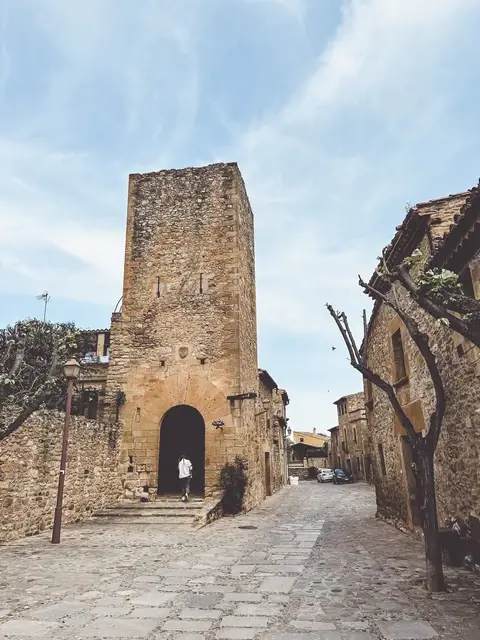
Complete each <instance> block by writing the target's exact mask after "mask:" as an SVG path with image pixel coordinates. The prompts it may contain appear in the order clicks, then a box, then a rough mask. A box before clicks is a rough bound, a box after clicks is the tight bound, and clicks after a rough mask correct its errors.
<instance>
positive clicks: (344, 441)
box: [330, 391, 371, 480]
mask: <svg viewBox="0 0 480 640" xmlns="http://www.w3.org/2000/svg"><path fill="white" fill-rule="evenodd" d="M334 404H335V405H336V407H337V414H338V426H337V427H334V428H333V429H330V433H331V435H332V442H333V441H334V444H333V445H332V452H331V453H332V457H331V462H332V465H335V468H339V469H344V470H345V471H347V472H348V473H351V474H352V475H353V477H354V479H355V480H369V479H370V477H371V456H370V445H369V436H368V430H367V420H366V416H365V401H364V395H363V391H361V392H359V393H353V394H351V395H348V396H343V397H342V398H339V399H338V400H336V401H335V402H334Z"/></svg>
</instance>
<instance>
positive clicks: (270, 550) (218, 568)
mask: <svg viewBox="0 0 480 640" xmlns="http://www.w3.org/2000/svg"><path fill="white" fill-rule="evenodd" d="M374 513H375V498H374V496H373V494H372V491H371V490H370V487H368V486H366V485H365V484H363V483H357V484H354V485H349V486H333V485H331V484H325V485H320V484H318V483H317V482H313V483H312V482H303V483H300V485H298V486H290V487H288V488H284V489H282V491H280V492H279V493H277V494H276V495H275V496H273V497H271V498H268V499H267V500H266V501H265V502H264V503H263V504H262V506H261V508H258V509H253V510H251V511H250V512H249V513H247V514H242V515H240V516H239V517H236V518H223V519H221V520H217V521H216V522H214V523H213V524H212V525H211V526H209V527H204V528H202V529H200V530H198V531H194V530H189V531H187V530H185V529H182V530H180V531H178V530H177V529H175V528H163V527H161V528H157V527H155V526H153V525H151V524H150V525H149V524H136V525H132V524H130V525H129V524H124V523H118V524H111V523H109V524H105V523H101V522H95V521H87V522H84V523H82V524H78V525H73V526H69V527H65V530H64V532H63V544H61V545H59V546H52V545H51V544H50V541H49V539H48V537H47V536H44V535H42V536H37V537H36V538H34V539H29V540H26V541H22V542H19V543H16V544H11V545H7V546H5V547H0V561H1V564H2V574H3V580H2V581H0V600H1V603H2V604H1V605H0V637H1V638H11V639H12V640H13V639H14V640H27V639H30V638H43V640H72V639H77V638H78V639H82V640H84V639H87V638H97V639H100V638H104V639H106V638H118V639H120V638H123V639H132V640H133V639H136V640H140V639H141V640H180V638H183V639H184V640H427V639H429V638H435V639H436V640H478V630H479V628H480V607H479V598H478V593H479V591H478V590H479V588H480V576H478V575H475V574H473V573H469V572H466V571H464V570H463V569H452V568H446V578H447V580H448V584H449V591H447V592H444V593H439V594H433V596H432V594H429V593H427V592H426V590H425V588H424V587H423V584H422V580H423V578H424V575H425V558H424V550H423V548H422V544H421V542H419V541H417V540H412V539H411V538H409V537H407V536H404V535H402V534H401V533H400V532H399V531H398V530H396V529H395V528H393V527H389V526H388V525H386V524H385V523H384V522H381V521H379V520H378V519H376V518H375V517H374Z"/></svg>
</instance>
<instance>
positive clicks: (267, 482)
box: [265, 451, 272, 496]
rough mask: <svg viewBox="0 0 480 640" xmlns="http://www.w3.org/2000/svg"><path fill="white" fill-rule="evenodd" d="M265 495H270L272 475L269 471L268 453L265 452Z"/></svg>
mask: <svg viewBox="0 0 480 640" xmlns="http://www.w3.org/2000/svg"><path fill="white" fill-rule="evenodd" d="M265 493H266V494H267V496H271V495H272V474H271V470H270V452H269V451H265Z"/></svg>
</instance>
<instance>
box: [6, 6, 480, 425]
mask: <svg viewBox="0 0 480 640" xmlns="http://www.w3.org/2000/svg"><path fill="white" fill-rule="evenodd" d="M219 1H220V2H223V0H219ZM246 1H248V2H249V3H250V4H252V3H256V4H258V3H261V4H262V6H263V9H268V10H269V11H270V10H271V11H275V12H283V13H285V14H286V15H288V16H290V17H291V18H292V20H294V21H296V22H297V23H298V24H300V25H301V27H302V29H304V30H306V29H307V27H308V31H309V33H310V34H312V33H313V32H314V31H315V24H313V23H312V22H309V21H310V20H314V19H321V17H319V16H321V9H320V8H319V7H320V5H319V4H318V3H316V2H309V1H308V0H246ZM0 2H1V0H0ZM4 2H5V0H4ZM23 4H24V7H25V8H26V9H25V15H28V16H29V19H31V20H32V21H33V22H32V28H34V29H35V30H36V32H37V33H36V35H37V36H39V34H43V37H44V38H45V43H46V46H47V45H48V47H49V48H51V49H53V52H50V53H51V55H52V60H53V62H52V70H51V73H50V75H49V76H48V78H47V80H48V82H47V89H48V90H47V91H46V92H45V95H44V96H43V97H42V99H40V100H39V101H38V104H35V105H34V108H32V109H31V110H30V112H29V113H28V114H27V115H28V117H24V116H22V117H20V116H19V118H18V120H15V121H12V122H11V123H9V125H11V126H9V131H8V135H6V134H5V133H4V135H3V138H1V137H0V163H1V165H2V173H1V174H0V254H1V263H0V271H1V277H0V289H1V290H3V291H7V290H8V291H28V292H30V293H38V292H40V291H42V290H43V289H45V288H48V289H49V291H50V290H51V291H52V292H54V295H56V296H57V297H59V296H64V297H67V298H68V297H70V296H73V297H75V298H76V299H79V300H85V301H94V302H98V301H105V300H108V301H109V302H110V303H114V302H116V298H117V297H118V296H117V294H118V295H119V294H120V286H121V275H122V253H123V234H124V218H125V209H126V193H125V192H126V174H127V173H128V172H129V171H144V170H152V169H159V168H163V167H168V166H171V165H172V164H175V163H176V160H175V161H174V160H173V158H175V159H176V158H178V157H185V156H188V153H190V152H191V155H192V157H194V158H197V157H199V156H200V155H201V156H202V157H204V158H205V159H206V161H210V159H211V160H212V161H213V160H218V159H222V160H223V159H226V160H237V161H238V162H239V165H240V168H241V170H242V172H243V174H244V177H245V181H246V186H247V190H248V192H249V195H250V199H251V202H252V206H253V209H254V212H255V215H256V231H257V233H256V244H257V280H258V312H259V320H260V335H269V337H270V336H280V338H279V339H278V340H279V341H278V349H277V350H276V353H275V354H274V355H276V356H277V362H276V363H275V370H272V375H274V377H275V378H276V379H278V381H279V383H280V384H282V385H286V386H287V387H288V389H289V391H290V392H291V395H292V398H293V402H292V406H291V410H292V412H296V413H294V414H293V415H294V417H295V418H296V419H298V422H299V423H298V424H296V426H297V428H298V427H300V428H301V427H308V426H313V425H312V420H310V419H309V418H308V413H309V411H311V408H310V407H311V406H312V398H315V396H317V402H316V403H315V402H314V403H313V404H314V405H316V406H320V405H323V404H324V403H326V402H327V397H326V396H325V395H321V394H324V393H325V391H324V390H323V391H321V390H320V385H321V384H323V382H322V376H323V377H324V378H325V376H327V377H328V376H329V375H331V377H332V381H331V382H332V384H331V387H332V388H331V389H330V391H331V395H332V396H340V395H341V394H343V393H345V391H347V392H353V391H355V388H354V387H355V385H357V387H359V386H360V382H359V381H358V379H357V378H356V377H355V378H353V377H350V373H345V376H346V378H345V379H342V377H343V375H344V374H343V373H340V371H343V369H342V365H343V363H344V362H345V354H344V353H343V351H342V349H343V347H342V345H341V344H339V342H340V340H339V338H338V336H336V329H335V326H334V325H333V322H332V321H331V320H330V317H329V316H328V313H327V312H326V311H325V308H324V303H325V302H326V301H327V300H328V301H329V302H331V303H332V304H334V305H335V306H338V307H344V308H345V309H346V310H347V311H348V312H349V313H350V314H351V316H352V322H353V323H354V325H355V326H356V327H359V314H360V312H361V309H362V307H363V306H367V305H368V300H367V299H366V298H365V297H364V296H363V295H362V293H361V291H360V289H359V288H358V286H357V284H356V283H357V273H358V272H360V273H361V274H362V275H364V276H366V277H368V276H369V274H370V272H371V270H372V268H373V265H374V262H375V256H376V255H378V252H379V250H380V249H381V247H382V245H383V244H384V243H385V242H387V241H388V240H389V239H390V237H391V235H392V233H393V231H394V226H395V225H396V224H398V222H399V221H400V219H401V218H402V216H403V203H405V201H406V200H411V199H412V193H414V194H415V193H418V192H420V191H421V195H420V199H427V198H429V197H434V196H436V195H442V194H443V192H444V191H445V192H448V191H451V190H452V189H454V188H455V187H454V186H452V185H451V184H441V185H439V189H440V193H431V192H426V190H425V187H424V185H425V184H426V183H428V184H429V185H430V184H434V183H435V184H438V182H435V179H434V178H435V176H436V174H441V175H445V174H446V172H445V171H443V174H442V169H444V167H445V166H448V165H449V164H453V163H454V161H456V159H457V158H458V157H460V156H461V155H462V152H463V150H464V148H465V146H466V145H467V144H468V145H472V146H473V147H475V145H474V144H473V143H472V134H471V132H470V131H461V119H459V118H457V117H456V115H455V109H454V106H455V104H456V103H457V102H459V101H460V102H462V94H461V90H460V91H459V87H461V84H460V85H459V84H458V83H459V82H460V80H459V78H460V77H461V76H462V74H468V73H469V71H468V65H467V64H466V63H465V61H468V62H469V63H474V61H475V59H477V58H478V53H479V52H478V50H477V49H478V47H477V49H475V47H476V45H474V44H472V43H473V42H476V39H475V31H474V27H473V26H472V25H475V24H476V22H478V17H480V16H479V15H478V13H479V11H478V10H479V5H478V0H462V2H461V3H459V2H457V1H456V0H422V2H421V3H419V2H418V0H350V1H346V0H345V1H344V2H343V4H342V7H343V8H342V14H341V16H342V20H341V24H340V25H339V27H338V29H337V31H336V32H335V33H333V34H332V37H331V39H330V41H329V42H328V44H327V46H325V47H324V49H323V52H322V54H321V56H320V57H319V58H318V60H312V67H313V70H312V72H311V73H310V75H309V77H307V79H306V80H305V76H304V75H303V72H304V69H302V70H299V78H302V80H299V83H298V85H297V86H296V87H294V89H293V90H292V92H291V95H290V97H289V99H288V100H286V101H285V103H284V104H283V105H282V106H281V107H280V108H279V109H278V110H277V112H276V113H275V112H274V113H272V111H271V109H266V108H263V105H258V113H261V114H265V113H267V114H268V115H267V116H265V117H263V116H262V118H260V119H255V120H252V121H251V123H250V125H249V126H248V127H247V128H246V129H245V128H242V127H240V125H239V124H238V123H237V122H235V121H234V118H233V116H232V114H231V113H229V112H228V110H227V111H225V108H224V105H223V104H222V103H221V102H218V101H217V99H218V96H215V95H208V96H206V95H204V93H203V82H202V81H203V74H208V69H207V68H205V67H204V66H203V64H204V61H203V60H202V59H201V58H199V57H198V51H199V50H200V49H199V48H198V43H199V42H200V43H202V42H203V43H204V42H205V41H208V42H209V43H210V44H211V47H212V49H214V47H215V38H216V37H220V35H221V34H218V33H212V32H211V31H210V30H209V29H210V27H211V25H210V23H209V19H210V18H211V16H212V13H213V11H214V10H215V7H217V6H219V5H218V3H217V2H216V1H214V0H211V2H210V3H207V2H206V0H201V1H200V0H189V1H188V3H186V2H180V1H178V2H171V1H170V0H160V1H159V0H143V1H142V3H137V4H138V5H139V6H138V7H137V6H135V9H134V10H133V11H132V5H131V2H130V1H129V0H101V1H97V0H85V1H84V2H81V3H79V2H73V3H72V2H65V0H44V1H43V2H42V3H38V2H36V1H35V0H23ZM0 6H1V5H0ZM3 6H6V2H5V4H4V5H3ZM187 6H188V10H186V7H187ZM325 6H327V5H325ZM12 7H14V5H13V3H12V4H11V5H10V8H12ZM206 7H208V9H209V11H210V13H209V12H208V11H207V9H206ZM212 8H213V10H212ZM0 15H2V14H1V13H0ZM1 24H2V23H1V18H0V25H1ZM5 24H6V23H5ZM295 28H296V27H295ZM297 30H298V29H297ZM0 32H1V28H0ZM0 46H3V49H1V50H0V95H2V94H1V86H2V80H3V83H4V85H5V87H6V88H7V89H8V82H9V80H10V74H11V71H12V68H14V64H13V63H14V62H15V59H14V57H13V58H12V52H11V51H9V49H8V47H7V46H6V45H5V44H3V42H2V45H0ZM288 46H289V43H288V41H286V42H285V50H286V51H288ZM467 52H468V53H469V54H470V55H468V56H467V55H466V53H467ZM475 54H476V55H475ZM460 62H461V64H460ZM300 71H301V73H300ZM477 72H478V69H476V68H475V70H474V72H473V73H472V74H471V77H476V75H477ZM215 81H216V82H217V83H219V84H221V82H222V79H221V78H220V77H219V78H217V79H216V80H215ZM95 82H96V83H98V84H97V85H96V84H95ZM102 83H105V84H106V86H108V88H109V91H108V95H109V98H111V99H114V100H115V106H116V107H118V106H119V105H120V107H121V109H118V108H117V109H116V113H117V117H118V113H119V111H122V110H123V116H122V117H121V118H120V117H119V119H118V121H117V122H115V123H114V124H113V125H112V127H113V128H114V130H115V134H116V136H117V137H118V141H116V142H115V144H112V146H111V149H110V153H109V154H108V155H107V156H106V157H104V156H103V155H102V150H101V145H99V149H96V148H95V142H96V141H95V137H98V138H102V136H104V135H107V133H108V131H107V132H106V131H105V130H104V129H108V125H109V124H110V122H109V116H110V109H111V104H110V103H109V102H108V100H107V99H106V97H105V95H106V93H107V92H102V90H101V89H102ZM452 83H457V84H456V85H455V86H456V88H455V90H453V89H452ZM88 90H89V91H90V94H89V93H88ZM248 97H249V98H250V99H251V101H253V102H254V100H255V96H248ZM468 100H469V98H468V96H467V95H466V96H465V97H464V98H463V101H464V102H467V101H468ZM216 101H217V102H216ZM205 103H210V105H212V104H213V105H214V106H215V108H216V112H217V113H218V114H219V115H220V120H221V122H220V123H218V122H216V123H215V124H216V127H217V129H220V126H219V124H220V125H221V126H222V128H221V131H222V135H225V133H226V134H227V135H229V136H230V137H231V139H230V140H225V139H224V140H223V142H222V143H218V142H217V141H216V140H214V139H212V141H211V142H210V145H211V147H212V148H213V150H212V152H211V156H216V157H210V151H211V149H207V150H204V151H203V153H202V150H198V149H195V151H193V149H194V147H195V140H193V139H192V132H193V131H194V130H195V129H194V127H195V123H196V120H197V117H198V114H199V110H200V109H201V107H202V105H204V104H205ZM250 107H251V103H250ZM86 114H88V115H86ZM209 124H210V125H212V123H209ZM4 131H5V130H4ZM85 133H86V134H87V135H89V136H90V137H91V138H93V140H92V139H91V140H89V141H88V140H87V141H86V140H85ZM215 147H216V149H215ZM220 148H221V149H222V151H221V152H220V151H218V150H219V149H220ZM215 151H216V153H215ZM182 152H185V153H182ZM187 152H188V153H187ZM452 158H454V159H455V160H452ZM426 159H427V160H426ZM476 177H477V176H476V173H475V178H476ZM472 183H473V179H472ZM468 186H470V184H469V183H468V181H467V183H466V184H462V185H461V188H465V187H468ZM39 247H41V248H43V249H44V250H45V249H46V250H52V251H63V252H64V254H65V255H66V256H69V257H70V258H71V262H70V263H69V267H68V269H64V270H60V269H58V268H54V267H47V266H36V264H35V252H36V251H37V250H38V248H39ZM302 335H304V336H305V345H304V347H303V351H302V352H300V353H298V354H297V357H298V359H300V360H302V359H303V360H304V361H305V362H307V361H308V363H309V365H308V366H313V365H312V361H313V360H314V359H317V360H318V362H319V363H321V366H320V364H319V374H318V375H317V376H316V377H315V379H313V380H312V381H311V382H310V383H308V384H307V383H305V379H300V378H298V376H296V374H295V376H293V375H291V373H290V370H289V362H288V360H282V358H281V356H280V355H278V354H279V353H280V352H281V349H282V344H285V342H288V340H289V339H291V340H292V341H296V342H297V341H298V340H299V338H300V336H302ZM272 339H273V340H275V338H274V337H273V338H272ZM332 342H333V344H336V345H337V351H335V352H334V353H333V352H331V345H332ZM264 364H265V366H267V367H270V364H269V363H264ZM347 369H348V367H347V368H346V369H345V371H347ZM351 380H352V381H353V383H351V382H350V381H351ZM347 384H348V389H346V388H345V387H346V386H347ZM350 384H352V386H350ZM295 396H296V398H297V400H295ZM333 399H334V398H333ZM328 403H330V400H328ZM296 406H297V407H298V409H295V407H296ZM329 407H330V404H329ZM326 411H327V415H326V418H325V419H326V422H327V423H333V422H334V420H335V416H334V414H333V413H332V412H333V408H328V409H326ZM328 411H330V412H331V413H328ZM315 422H317V421H316V420H315ZM316 426H317V427H319V428H322V425H320V424H317V425H316ZM327 426H328V425H327Z"/></svg>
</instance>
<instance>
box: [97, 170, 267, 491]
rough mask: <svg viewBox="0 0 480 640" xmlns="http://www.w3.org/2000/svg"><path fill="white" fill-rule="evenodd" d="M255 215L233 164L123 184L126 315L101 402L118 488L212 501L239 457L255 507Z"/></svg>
mask: <svg viewBox="0 0 480 640" xmlns="http://www.w3.org/2000/svg"><path fill="white" fill-rule="evenodd" d="M254 270H255V267H254V241H253V215H252V211H251V208H250V204H249V201H248V197H247V193H246V191H245V186H244V183H243V180H242V177H241V174H240V171H239V169H238V167H237V165H236V164H234V163H232V164H216V165H211V166H207V167H201V168H188V169H182V170H169V171H160V172H156V173H147V174H134V175H131V176H130V180H129V193H128V213H127V236H126V250H125V273H124V285H123V303H122V311H121V313H119V314H114V317H113V319H112V334H111V344H112V349H111V359H110V366H109V371H108V382H107V397H108V398H109V399H110V400H111V407H112V411H113V408H114V406H115V398H117V397H119V395H118V394H119V392H120V396H121V395H122V393H121V392H123V393H124V394H125V396H124V398H125V403H124V404H123V405H121V406H119V407H118V406H117V408H116V410H117V411H118V412H119V415H120V419H121V421H122V423H123V427H124V440H123V449H124V475H123V477H124V479H125V485H126V486H129V487H133V486H145V487H148V488H150V489H152V488H156V489H157V490H158V492H159V493H173V492H177V491H178V480H177V473H176V469H177V461H178V456H179V455H180V454H181V453H185V454H186V455H187V456H188V457H190V459H191V460H192V462H193V466H194V475H193V481H192V490H193V492H196V493H198V494H201V495H203V494H205V495H210V494H211V493H212V492H214V491H215V490H216V489H217V488H218V477H219V472H220V470H221V468H222V466H223V465H224V464H225V462H226V461H227V460H233V458H234V457H235V455H237V454H238V455H241V456H242V457H244V458H246V459H247V461H248V464H249V470H250V474H249V475H250V480H251V482H250V490H249V502H250V503H255V502H257V496H258V499H261V497H263V488H262V486H261V483H262V471H261V460H260V457H261V454H262V452H261V451H260V449H259V446H258V437H257V433H256V431H257V426H256V420H255V399H254V398H251V397H250V398H248V397H247V398H245V397H244V398H241V397H239V396H242V395H243V396H245V395H247V396H248V394H252V395H253V394H255V395H256V394H257V393H258V373H257V332H256V310H255V273H254Z"/></svg>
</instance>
